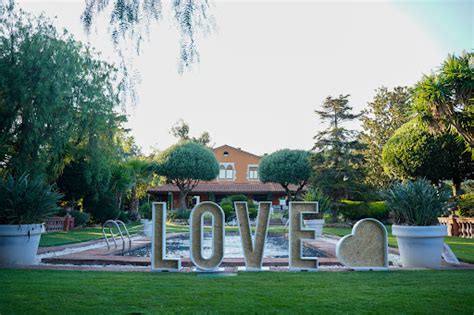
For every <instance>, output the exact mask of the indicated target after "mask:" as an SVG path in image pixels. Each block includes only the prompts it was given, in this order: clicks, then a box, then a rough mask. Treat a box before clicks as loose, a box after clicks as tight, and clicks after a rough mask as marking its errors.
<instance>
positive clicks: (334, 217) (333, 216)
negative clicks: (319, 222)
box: [331, 207, 338, 223]
mask: <svg viewBox="0 0 474 315" xmlns="http://www.w3.org/2000/svg"><path fill="white" fill-rule="evenodd" d="M337 213H338V211H337V208H336V207H332V209H331V222H332V223H336V222H337Z"/></svg>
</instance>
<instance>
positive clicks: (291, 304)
mask: <svg viewBox="0 0 474 315" xmlns="http://www.w3.org/2000/svg"><path fill="white" fill-rule="evenodd" d="M0 283H1V284H2V285H1V286H0V313H1V314H25V313H26V314H71V313H77V314H91V313H94V314H132V313H134V314H138V313H158V312H160V313H170V312H178V313H190V312H194V313H195V312H206V313H213V312H214V313H215V312H239V313H262V312H265V313H276V312H284V313H302V312H306V313H315V312H316V313H321V314H326V313H330V314H334V313H339V314H349V313H352V314H354V313H374V314H377V313H378V314H395V313H397V314H399V313H404V314H414V313H417V314H433V313H435V314H442V313H444V314H472V313H473V312H474V299H472V298H469V297H473V296H474V271H472V270H464V271H461V270H455V271H446V270H444V271H395V272H317V273H292V272H263V273H241V274H239V275H238V276H234V277H216V276H209V275H207V276H206V275H196V274H187V273H178V274H176V273H175V274H172V273H168V274H166V273H135V272H123V273H119V272H93V271H53V270H7V269H4V270H0Z"/></svg>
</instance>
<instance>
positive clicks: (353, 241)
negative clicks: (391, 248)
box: [336, 219, 388, 270]
mask: <svg viewBox="0 0 474 315" xmlns="http://www.w3.org/2000/svg"><path fill="white" fill-rule="evenodd" d="M336 256H337V259H338V260H339V261H340V262H341V263H342V264H343V265H344V266H346V267H349V268H351V269H354V270H387V269H388V244H387V229H386V228H385V226H384V225H383V224H382V223H381V222H379V221H377V220H375V219H362V220H360V221H358V222H357V223H356V224H355V225H354V227H353V228H352V234H349V235H346V236H344V237H343V238H341V239H340V240H339V242H338V243H337V247H336Z"/></svg>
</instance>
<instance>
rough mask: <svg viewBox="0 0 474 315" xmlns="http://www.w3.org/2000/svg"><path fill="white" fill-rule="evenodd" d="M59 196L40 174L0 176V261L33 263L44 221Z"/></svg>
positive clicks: (49, 214)
mask: <svg viewBox="0 0 474 315" xmlns="http://www.w3.org/2000/svg"><path fill="white" fill-rule="evenodd" d="M61 197H62V195H61V194H59V193H57V192H55V191H53V190H52V187H51V186H49V185H47V184H45V183H44V181H43V180H42V179H40V178H31V179H30V178H29V176H28V175H26V174H24V175H22V176H20V177H19V178H14V177H13V176H11V175H9V176H8V177H7V178H0V265H14V264H21V265H25V264H32V263H34V261H35V258H36V252H37V251H38V246H39V241H40V238H41V233H42V232H43V231H44V226H43V222H44V220H45V219H46V218H47V217H49V216H51V215H54V214H55V213H56V212H57V211H58V209H59V208H58V206H57V202H58V201H59V199H61Z"/></svg>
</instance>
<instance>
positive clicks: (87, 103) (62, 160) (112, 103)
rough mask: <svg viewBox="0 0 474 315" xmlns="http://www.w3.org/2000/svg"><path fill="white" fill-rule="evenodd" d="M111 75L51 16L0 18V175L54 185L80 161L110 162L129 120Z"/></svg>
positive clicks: (7, 15)
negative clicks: (121, 108) (37, 178)
mask: <svg viewBox="0 0 474 315" xmlns="http://www.w3.org/2000/svg"><path fill="white" fill-rule="evenodd" d="M116 72H117V71H116V69H115V67H114V66H112V65H111V64H109V63H107V62H104V61H101V60H100V59H98V58H97V54H96V53H95V52H94V51H93V50H92V49H91V48H90V47H88V46H85V45H83V44H82V43H80V42H78V41H75V40H74V38H73V37H72V36H71V35H70V34H68V33H67V32H64V33H63V32H59V31H58V30H57V29H56V28H55V27H54V26H53V25H52V24H51V21H49V20H48V19H46V18H44V17H39V18H35V17H33V16H31V15H29V14H27V13H25V12H23V11H17V10H15V9H14V8H13V7H9V8H8V10H7V11H6V12H4V14H3V15H2V16H0V169H2V172H3V173H10V174H13V175H21V174H23V173H25V172H27V173H30V174H33V175H34V174H37V175H42V176H44V177H45V178H46V179H47V180H48V181H49V182H54V181H55V180H56V179H57V178H58V176H59V175H60V174H61V173H62V171H63V169H64V167H65V165H67V164H68V163H70V162H71V161H72V160H75V159H77V157H78V156H81V157H87V160H89V161H91V163H93V164H95V165H98V166H97V168H99V166H100V165H104V164H107V163H108V161H109V158H110V157H112V156H114V155H116V154H117V153H116V151H117V150H118V149H117V145H116V143H115V142H116V135H117V133H118V132H119V131H120V130H122V129H123V124H124V123H125V121H126V117H125V116H124V115H122V114H121V113H120V112H119V111H118V110H119V106H120V100H119V93H120V87H119V86H118V83H117V80H116V79H117V74H116ZM100 168H103V167H100ZM98 173H99V172H96V171H94V172H93V174H98Z"/></svg>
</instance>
